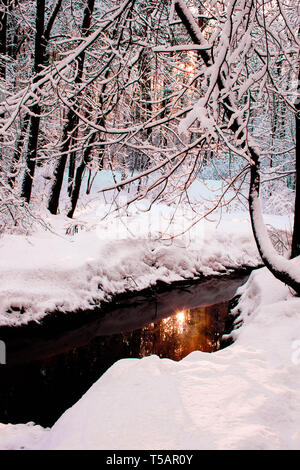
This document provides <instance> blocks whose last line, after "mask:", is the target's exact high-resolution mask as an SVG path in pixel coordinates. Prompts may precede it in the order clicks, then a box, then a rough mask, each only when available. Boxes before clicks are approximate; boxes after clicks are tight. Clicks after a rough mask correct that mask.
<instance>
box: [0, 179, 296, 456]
mask: <svg viewBox="0 0 300 470" xmlns="http://www.w3.org/2000/svg"><path fill="white" fill-rule="evenodd" d="M199 184H200V183H199ZM199 184H198V186H196V187H195V188H194V193H192V194H191V196H193V194H194V195H195V194H197V195H199V193H201V196H202V197H203V192H204V191H203V188H204V189H205V191H206V192H207V191H208V189H207V186H205V187H200V186H199ZM95 188H96V189H95V191H96V190H97V185H96V187H95ZM212 191H213V192H214V194H215V191H216V190H215V188H212V184H211V185H210V187H209V192H212ZM94 196H95V195H94ZM142 204H144V209H146V201H144V202H142ZM106 209H107V203H106V204H105V203H104V201H102V202H101V201H100V202H99V200H98V198H95V197H93V196H92V197H90V200H88V201H86V203H85V205H82V206H81V208H80V209H79V210H78V212H77V215H76V219H75V220H74V221H70V220H68V219H66V218H65V217H64V216H57V217H55V218H54V217H50V216H49V215H45V220H46V222H47V223H51V225H52V229H53V231H52V232H50V231H46V230H44V229H43V228H42V227H41V228H40V229H37V230H36V231H35V232H34V233H33V234H31V235H30V236H29V235H28V236H24V234H10V235H5V236H2V237H1V239H0V260H1V261H0V276H1V284H0V285H1V288H0V324H1V325H11V326H15V325H20V324H22V323H26V322H28V321H30V320H36V321H38V320H40V319H41V318H42V317H43V316H44V315H45V314H47V313H49V312H51V311H53V310H55V309H56V310H57V309H58V310H62V311H68V312H71V311H73V310H76V309H78V308H87V307H88V306H90V304H91V303H93V302H95V303H97V302H99V301H102V300H109V298H110V296H111V295H113V294H115V293H120V292H123V291H125V290H140V289H143V288H146V287H148V286H150V285H154V284H155V283H156V282H157V281H158V280H162V281H165V282H172V281H175V280H179V279H189V278H193V277H195V276H198V275H199V274H204V275H211V274H216V273H222V272H224V271H226V270H228V269H230V268H238V267H240V266H243V265H248V266H255V265H257V264H258V262H259V257H258V254H257V250H256V247H255V243H254V241H253V237H252V234H251V227H250V222H249V217H248V215H247V212H246V210H243V208H242V207H239V206H237V207H235V208H234V210H231V211H228V212H225V211H224V210H223V213H222V217H221V213H220V211H219V212H218V213H214V214H213V215H212V216H210V217H209V220H208V219H205V220H203V221H201V222H200V223H199V224H198V225H197V226H195V227H194V228H193V229H192V230H191V231H189V232H188V233H185V234H184V235H182V236H179V237H176V238H172V237H171V239H170V237H168V236H165V238H166V240H164V241H162V240H161V239H159V237H158V236H157V235H158V233H164V234H165V235H166V233H167V234H168V235H174V234H177V233H179V232H180V231H182V230H183V229H185V228H186V225H185V224H187V225H188V223H190V222H191V221H192V220H193V219H192V213H193V210H192V209H191V208H190V207H189V206H186V207H184V209H183V213H181V214H179V217H178V218H177V219H176V220H174V221H173V222H171V223H170V220H171V219H172V211H173V207H171V206H169V205H167V204H165V203H161V204H159V205H158V206H157V207H156V208H154V209H153V210H154V212H152V211H151V212H152V213H149V212H148V211H144V212H141V211H140V209H141V204H140V207H139V210H138V209H137V207H134V206H133V207H132V208H131V209H129V210H127V211H125V212H124V214H123V216H122V217H114V215H111V216H108V217H107V218H105V219H104V220H102V221H101V220H100V221H99V219H101V218H102V216H103V213H104V211H105V210H106ZM100 216H101V217H100ZM183 220H184V225H182V224H183ZM265 220H266V222H267V223H268V224H269V226H270V230H271V231H272V233H273V234H275V239H276V237H277V236H278V240H281V242H280V243H281V244H284V243H285V240H284V239H283V235H282V234H286V233H288V232H289V230H290V226H291V219H290V218H289V217H287V216H283V215H272V214H270V213H269V214H266V215H265ZM157 221H159V223H158V225H157ZM187 221H188V222H187ZM163 224H167V227H168V229H166V228H165V225H163ZM125 225H126V227H127V228H124V227H125ZM149 233H150V235H149ZM276 234H277V235H276ZM168 238H169V239H168ZM275 241H276V240H275ZM238 293H240V294H241V298H240V301H239V304H238V306H237V307H236V311H237V310H239V311H240V314H241V317H240V318H242V319H243V325H242V327H241V328H239V329H237V330H235V331H234V332H233V335H234V339H235V342H234V343H233V344H232V345H230V346H229V347H227V348H225V349H223V350H220V351H217V352H215V353H212V354H209V353H204V352H200V351H195V352H193V353H191V354H189V355H188V356H187V357H185V358H184V359H182V360H181V361H179V362H175V361H172V360H169V359H160V358H159V357H157V356H150V357H146V358H143V359H123V360H120V361H118V362H117V363H115V364H114V365H113V366H112V367H111V368H110V369H109V370H108V371H107V372H106V373H105V374H104V375H103V376H102V377H100V379H99V380H98V381H97V382H96V383H95V384H94V385H93V386H92V387H91V388H90V390H89V391H88V392H87V393H86V394H85V395H84V396H83V397H82V398H81V399H80V400H79V402H77V403H76V404H75V405H74V406H73V407H72V408H70V409H69V410H67V411H66V412H65V413H64V414H63V415H62V417H61V418H60V419H59V420H58V421H57V423H56V424H55V425H54V426H53V427H52V428H51V429H43V428H41V427H40V426H35V425H34V424H33V423H27V424H19V425H4V424H0V448H2V449H19V448H26V449H299V448H300V406H299V403H300V374H299V367H300V316H299V311H300V300H299V299H298V298H295V297H293V295H292V293H291V292H290V290H289V289H288V288H287V287H286V286H284V285H282V284H281V283H280V282H279V281H277V280H276V279H275V278H274V277H273V276H272V275H271V274H270V273H269V272H268V271H267V270H266V269H265V268H263V269H259V270H257V271H255V272H253V273H252V274H251V276H250V278H249V280H248V282H247V283H246V284H245V286H243V287H242V288H240V291H239V292H238ZM11 307H13V308H11ZM21 307H23V308H24V309H25V311H24V313H22V314H20V313H19V312H18V309H20V308H21ZM236 311H235V312H236ZM235 312H233V313H235ZM120 384H121V386H120ZM24 406H26V404H24Z"/></svg>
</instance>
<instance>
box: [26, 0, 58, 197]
mask: <svg viewBox="0 0 300 470" xmlns="http://www.w3.org/2000/svg"><path fill="white" fill-rule="evenodd" d="M61 3H62V0H57V2H56V5H55V7H54V9H53V12H52V14H51V16H50V19H49V21H48V25H47V27H46V29H45V24H44V23H45V0H37V5H36V36H35V54H34V73H35V75H37V74H38V73H39V72H40V71H41V69H42V67H43V66H44V65H46V62H48V55H47V46H48V42H49V38H50V33H51V29H52V27H53V24H54V21H55V19H56V16H57V14H58V12H59V9H60V7H61ZM34 80H35V78H34V79H33V81H34ZM40 121H41V107H40V105H39V104H35V105H33V106H32V107H31V116H30V122H29V135H28V144H27V150H26V155H25V162H26V169H25V173H24V178H23V183H22V192H21V196H22V197H24V198H25V201H26V202H28V203H29V202H30V198H31V191H32V184H33V178H34V173H35V166H36V157H37V148H38V138H39V130H40ZM25 126H26V127H27V124H26V121H25Z"/></svg>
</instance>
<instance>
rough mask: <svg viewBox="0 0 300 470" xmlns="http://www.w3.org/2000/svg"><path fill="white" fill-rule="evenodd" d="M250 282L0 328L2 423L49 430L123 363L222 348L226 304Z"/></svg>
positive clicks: (225, 281) (216, 284)
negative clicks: (31, 424) (2, 346)
mask: <svg viewBox="0 0 300 470" xmlns="http://www.w3.org/2000/svg"><path fill="white" fill-rule="evenodd" d="M247 277H248V274H243V275H241V274H239V275H236V274H235V275H230V276H226V277H223V278H219V279H211V280H205V281H200V282H199V283H190V284H189V283H185V284H184V285H180V286H177V287H172V288H168V289H166V290H163V291H161V292H157V291H154V290H153V291H151V290H150V291H149V290H148V291H145V292H144V293H143V295H141V294H140V295H136V296H134V297H131V298H129V299H128V298H127V299H123V300H119V301H118V302H116V303H115V304H114V306H113V307H110V308H108V309H106V311H101V310H98V311H96V312H95V311H94V312H93V313H92V314H91V315H89V314H88V313H85V314H86V316H84V313H82V312H81V315H80V314H77V313H73V314H69V315H68V316H65V317H64V319H63V321H60V320H59V319H58V320H57V321H55V322H52V323H51V322H50V324H48V325H47V322H45V324H44V325H43V324H42V325H29V326H27V327H22V328H17V329H15V328H7V327H6V328H0V339H1V340H3V341H5V343H6V349H7V351H6V353H7V363H6V365H0V422H3V423H22V422H23V423H24V422H28V421H34V422H35V423H37V424H41V425H43V426H51V425H52V424H54V422H55V421H56V420H57V419H58V418H59V417H60V416H61V414H62V413H63V412H64V411H65V410H66V409H67V408H69V407H70V406H72V405H73V404H74V403H76V401H78V399H79V398H80V397H81V396H82V395H83V394H84V393H85V392H86V391H87V390H88V389H89V387H90V386H91V385H92V384H93V383H94V382H95V381H96V380H97V379H98V378H99V377H100V376H101V375H102V374H103V373H104V372H105V371H106V370H107V369H108V368H109V367H110V366H111V365H112V364H113V363H114V362H116V361H117V360H119V359H122V358H141V357H144V356H148V355H151V354H156V355H158V356H160V357H167V358H170V359H173V360H180V359H182V358H183V357H185V356H186V355H187V354H189V353H190V352H192V351H195V350H201V351H205V352H208V353H209V352H213V351H216V350H218V349H220V347H222V343H221V338H222V335H223V334H224V332H225V331H226V329H227V328H228V326H227V322H228V308H229V307H228V305H229V300H230V299H231V298H232V297H233V296H234V294H235V291H236V289H237V288H238V287H239V286H240V285H241V284H243V283H244V282H245V281H246V279H247ZM72 316H73V317H72ZM121 386H122V383H120V387H121Z"/></svg>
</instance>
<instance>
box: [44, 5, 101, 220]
mask: <svg viewBox="0 0 300 470" xmlns="http://www.w3.org/2000/svg"><path fill="white" fill-rule="evenodd" d="M94 5H95V0H87V4H86V8H85V10H84V14H83V21H82V28H81V29H82V35H83V36H87V35H88V32H89V29H90V26H91V20H92V15H93V10H94ZM84 61H85V52H82V53H81V54H80V55H79V57H78V59H77V63H78V69H77V75H76V78H75V84H78V83H81V81H82V75H83V68H84ZM73 106H74V108H75V109H76V108H77V106H78V103H77V101H76V100H74V103H73ZM77 123H78V118H77V115H76V114H75V112H74V110H73V108H70V109H69V111H68V113H67V120H66V124H65V126H64V129H63V133H62V146H61V153H62V155H61V156H60V157H59V159H58V161H57V164H56V167H55V170H54V182H53V184H52V187H51V191H50V196H49V201H48V209H49V211H50V212H51V214H57V211H58V206H59V198H60V193H61V188H62V183H63V178H64V172H65V168H66V163H67V159H68V156H69V155H68V154H69V151H70V146H71V142H72V136H71V135H72V133H74V132H75V133H76V126H77Z"/></svg>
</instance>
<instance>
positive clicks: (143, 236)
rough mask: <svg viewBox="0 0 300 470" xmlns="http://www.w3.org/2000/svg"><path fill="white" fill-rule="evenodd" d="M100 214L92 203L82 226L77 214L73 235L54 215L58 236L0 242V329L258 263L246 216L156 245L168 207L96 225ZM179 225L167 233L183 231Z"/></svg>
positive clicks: (11, 238) (40, 234) (201, 226)
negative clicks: (162, 283) (158, 285)
mask: <svg viewBox="0 0 300 470" xmlns="http://www.w3.org/2000/svg"><path fill="white" fill-rule="evenodd" d="M99 211H100V212H101V211H102V206H100V208H99V205H96V206H95V208H94V215H93V217H92V216H91V213H90V212H89V213H88V215H87V216H86V218H87V219H88V221H89V222H88V223H89V225H87V221H86V219H85V218H84V217H85V214H84V211H82V213H81V215H80V219H77V220H76V221H75V222H74V224H75V225H74V226H72V229H73V230H74V231H75V232H76V230H75V228H76V227H77V229H78V233H74V235H73V236H70V235H65V232H66V228H68V227H67V226H66V219H64V218H63V217H60V218H59V217H57V218H54V217H53V220H54V219H55V224H56V231H57V233H58V235H57V234H52V233H50V232H43V231H42V230H40V231H38V232H36V233H35V234H33V235H31V236H30V237H24V236H21V235H9V236H3V237H2V238H1V239H0V325H19V324H22V323H23V324H24V323H27V322H28V321H30V320H35V321H38V320H40V319H41V318H43V317H44V316H45V315H46V314H47V313H49V312H51V311H54V310H60V311H69V312H72V311H75V310H77V309H87V308H90V307H91V305H93V304H95V303H97V302H98V303H99V302H101V301H104V300H108V299H109V298H110V296H111V295H113V294H117V293H121V292H124V291H126V290H131V291H132V290H135V291H138V290H141V289H143V288H147V287H149V286H151V285H154V284H155V283H156V282H157V281H159V280H160V281H165V282H167V283H170V282H172V281H176V280H180V279H187V278H189V279H190V278H193V277H195V276H198V275H199V274H204V275H212V274H216V273H220V272H224V271H225V270H227V269H229V268H239V267H240V266H243V265H244V266H245V265H248V266H254V265H257V264H258V262H259V257H258V253H257V249H256V246H255V243H254V241H253V237H252V235H251V229H250V225H249V220H248V218H247V216H246V215H245V214H240V215H239V216H237V217H236V218H235V219H232V218H231V219H229V218H227V219H226V217H224V219H222V222H221V223H220V224H217V222H218V221H217V222H215V223H213V222H208V221H203V222H202V223H200V224H198V225H197V226H196V227H194V229H192V230H191V231H190V232H189V233H188V234H184V235H183V236H181V237H179V238H176V239H174V240H170V239H169V240H165V241H162V240H159V239H158V237H157V236H156V233H157V231H158V229H159V228H160V227H158V225H159V224H158V223H157V221H161V223H162V224H163V223H167V222H168V220H169V219H168V211H169V213H170V214H171V213H172V212H171V209H170V208H168V207H167V206H162V205H160V206H159V207H158V208H157V209H156V211H157V212H156V213H155V211H154V215H153V214H150V215H149V213H148V212H138V211H136V212H133V213H129V214H125V215H124V217H123V218H119V219H118V218H115V217H113V216H112V217H110V218H108V219H105V220H104V221H101V222H99V216H98V215H97V214H98V213H99ZM149 217H150V219H149ZM182 220H183V219H182V218H181V217H179V218H178V219H177V221H176V224H175V226H173V227H171V230H174V231H175V232H177V233H178V231H179V230H182V226H181V224H182ZM184 220H186V219H184ZM68 224H70V220H68ZM80 224H82V226H83V229H81V228H80ZM151 230H152V232H151ZM149 234H150V235H149ZM22 307H23V309H22ZM20 309H22V313H20ZM23 310H24V311H23Z"/></svg>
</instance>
